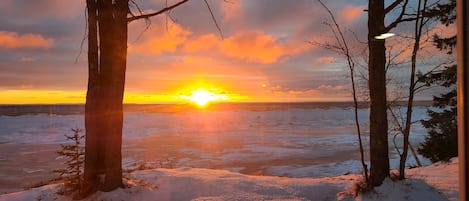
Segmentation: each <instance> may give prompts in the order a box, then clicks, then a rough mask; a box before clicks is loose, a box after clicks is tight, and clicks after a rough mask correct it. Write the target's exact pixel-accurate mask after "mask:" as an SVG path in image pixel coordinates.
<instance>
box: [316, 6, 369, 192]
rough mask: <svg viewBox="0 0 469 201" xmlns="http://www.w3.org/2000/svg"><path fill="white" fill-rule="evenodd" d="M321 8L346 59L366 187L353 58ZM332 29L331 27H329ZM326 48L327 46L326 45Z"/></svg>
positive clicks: (339, 49)
mask: <svg viewBox="0 0 469 201" xmlns="http://www.w3.org/2000/svg"><path fill="white" fill-rule="evenodd" d="M317 1H318V2H319V3H320V4H321V6H322V7H324V9H325V10H326V11H327V13H328V14H329V16H330V17H331V19H332V21H333V22H334V26H335V29H336V30H337V32H335V31H332V32H333V34H334V37H335V39H336V42H337V44H338V46H337V48H336V49H335V50H336V51H338V52H340V53H342V54H343V55H344V56H345V58H347V65H348V67H349V70H350V79H351V82H352V96H353V106H354V115H355V127H356V128H357V136H358V145H359V151H360V160H361V163H362V167H363V174H364V176H365V183H366V185H368V183H369V181H368V167H367V165H366V163H365V156H364V151H363V143H362V133H361V129H360V122H359V120H358V98H357V91H356V88H357V87H356V84H355V62H354V60H353V56H352V54H351V53H350V49H349V47H348V45H347V41H346V40H345V37H344V34H343V33H342V30H341V28H340V26H339V24H338V23H337V20H336V19H335V17H334V14H332V11H331V10H330V9H329V7H327V6H326V5H325V4H324V3H323V2H322V1H321V0H317ZM330 26H331V28H332V29H334V27H332V25H330ZM326 46H327V45H326Z"/></svg>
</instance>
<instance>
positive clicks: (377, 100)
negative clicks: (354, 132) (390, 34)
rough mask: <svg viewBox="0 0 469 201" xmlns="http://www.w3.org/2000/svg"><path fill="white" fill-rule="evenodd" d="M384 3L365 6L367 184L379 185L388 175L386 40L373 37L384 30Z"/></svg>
mask: <svg viewBox="0 0 469 201" xmlns="http://www.w3.org/2000/svg"><path fill="white" fill-rule="evenodd" d="M384 16H385V11H384V1H383V0H370V1H369V5H368V49H369V61H368V73H369V81H368V87H369V93H370V163H371V170H370V184H371V185H372V186H379V185H381V184H382V182H383V181H384V179H385V178H386V177H388V176H389V153H388V152H389V151H388V121H387V115H386V108H387V107H386V104H387V103H386V72H385V64H386V55H385V50H386V48H385V41H384V40H377V39H375V36H378V35H380V34H382V33H383V32H384V30H385V27H384Z"/></svg>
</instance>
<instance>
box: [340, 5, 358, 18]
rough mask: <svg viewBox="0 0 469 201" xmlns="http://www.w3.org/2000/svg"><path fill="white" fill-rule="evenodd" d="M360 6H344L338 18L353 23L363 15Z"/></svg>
mask: <svg viewBox="0 0 469 201" xmlns="http://www.w3.org/2000/svg"><path fill="white" fill-rule="evenodd" d="M363 9H364V8H363V7H362V6H346V7H345V8H344V9H342V10H341V11H340V14H339V15H340V17H341V18H342V19H345V20H347V21H353V20H355V19H357V18H358V17H360V15H362V14H363Z"/></svg>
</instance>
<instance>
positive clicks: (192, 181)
mask: <svg viewBox="0 0 469 201" xmlns="http://www.w3.org/2000/svg"><path fill="white" fill-rule="evenodd" d="M408 174H409V179H407V180H404V181H391V180H390V179H387V180H385V182H384V183H383V185H381V186H380V187H378V188H376V189H375V190H374V191H372V192H369V193H366V194H361V193H360V194H358V196H356V197H355V196H353V195H354V191H355V184H356V183H357V182H358V181H359V180H360V177H361V176H360V175H356V174H350V175H343V176H335V177H323V178H287V177H276V176H249V175H244V174H240V173H234V172H230V171H226V170H211V169H200V168H177V169H152V170H142V171H136V172H133V173H131V175H130V180H127V184H128V186H129V187H128V188H125V189H117V190H114V191H112V192H106V193H104V192H98V193H96V194H94V195H91V196H90V197H88V198H86V199H85V200H87V201H88V200H89V201H92V200H103V201H116V200H136V201H138V200H159V201H166V200H168V201H169V200H175V201H178V200H200V201H201V200H205V201H207V200H210V201H219V200H318V201H319V200H355V201H359V200H370V201H371V200H377V201H388V200H389V201H395V200H425V201H440V200H457V199H458V160H457V158H455V159H453V160H452V162H450V163H448V164H442V163H438V164H434V165H431V166H428V167H422V168H415V169H411V170H408ZM60 185H61V184H54V185H47V186H43V187H39V188H34V189H30V190H27V191H22V192H16V193H10V194H3V195H0V201H23V200H41V201H52V200H71V199H70V198H68V197H63V196H59V195H57V194H56V192H57V190H58V189H59V188H60Z"/></svg>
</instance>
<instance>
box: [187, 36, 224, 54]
mask: <svg viewBox="0 0 469 201" xmlns="http://www.w3.org/2000/svg"><path fill="white" fill-rule="evenodd" d="M219 41H221V39H220V37H218V36H216V35H215V34H206V35H202V36H199V37H198V38H196V39H194V40H190V41H187V43H186V44H185V45H184V47H183V50H184V51H185V52H188V53H193V52H197V51H208V50H211V49H213V48H215V47H216V46H218V43H219Z"/></svg>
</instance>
